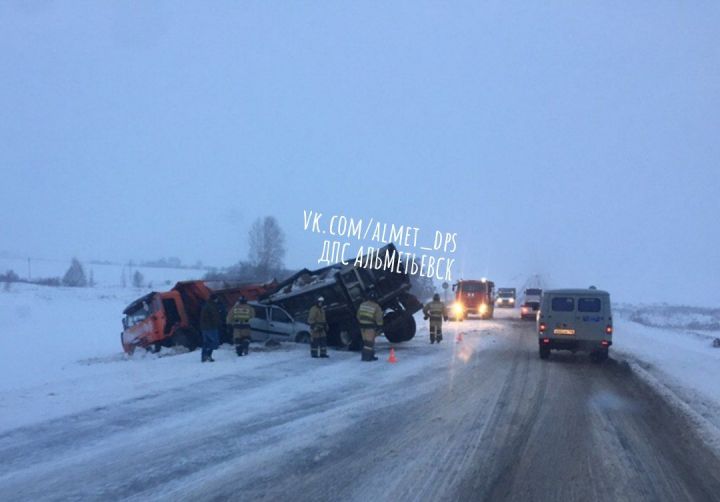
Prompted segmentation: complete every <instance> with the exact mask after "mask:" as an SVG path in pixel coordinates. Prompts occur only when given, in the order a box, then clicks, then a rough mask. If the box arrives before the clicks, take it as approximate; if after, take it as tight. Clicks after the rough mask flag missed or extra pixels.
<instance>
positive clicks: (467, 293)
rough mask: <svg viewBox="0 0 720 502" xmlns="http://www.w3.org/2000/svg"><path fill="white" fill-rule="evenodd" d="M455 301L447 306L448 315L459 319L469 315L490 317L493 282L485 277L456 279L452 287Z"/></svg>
mask: <svg viewBox="0 0 720 502" xmlns="http://www.w3.org/2000/svg"><path fill="white" fill-rule="evenodd" d="M452 289H453V291H454V292H455V301H454V302H453V303H452V304H450V305H449V306H448V317H449V318H451V319H455V320H457V321H461V320H463V319H467V318H468V316H470V315H476V316H479V317H480V318H482V319H491V318H492V316H493V311H494V305H495V300H494V294H495V283H494V282H492V281H489V280H487V279H485V278H483V279H480V280H479V281H478V280H467V281H458V282H456V283H455V284H453V287H452Z"/></svg>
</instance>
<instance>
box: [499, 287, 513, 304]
mask: <svg viewBox="0 0 720 502" xmlns="http://www.w3.org/2000/svg"><path fill="white" fill-rule="evenodd" d="M495 306H496V307H500V308H508V309H512V308H515V288H498V290H497V298H496V299H495Z"/></svg>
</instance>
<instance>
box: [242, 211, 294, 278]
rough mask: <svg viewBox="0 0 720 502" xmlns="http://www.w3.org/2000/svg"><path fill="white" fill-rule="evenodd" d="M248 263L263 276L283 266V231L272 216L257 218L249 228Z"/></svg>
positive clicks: (265, 276) (266, 276)
mask: <svg viewBox="0 0 720 502" xmlns="http://www.w3.org/2000/svg"><path fill="white" fill-rule="evenodd" d="M249 237H250V239H249V240H250V252H249V254H248V258H249V261H250V264H251V265H252V266H253V267H255V268H256V269H257V272H258V275H259V276H261V277H263V278H269V277H268V276H269V275H270V274H271V273H273V272H274V271H277V270H280V269H282V268H283V266H284V263H283V258H284V257H285V233H284V232H283V231H282V228H280V224H279V223H278V221H277V219H275V217H274V216H266V217H265V218H258V219H257V220H255V223H253V225H252V227H251V228H250V236H249Z"/></svg>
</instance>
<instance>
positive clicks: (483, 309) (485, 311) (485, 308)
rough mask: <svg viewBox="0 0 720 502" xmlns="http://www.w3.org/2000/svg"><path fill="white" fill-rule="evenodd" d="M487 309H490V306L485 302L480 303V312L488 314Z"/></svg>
mask: <svg viewBox="0 0 720 502" xmlns="http://www.w3.org/2000/svg"><path fill="white" fill-rule="evenodd" d="M487 311H488V306H487V305H485V304H484V303H482V304H480V307H478V312H480V313H481V314H487Z"/></svg>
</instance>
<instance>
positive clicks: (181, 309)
mask: <svg viewBox="0 0 720 502" xmlns="http://www.w3.org/2000/svg"><path fill="white" fill-rule="evenodd" d="M274 286H275V283H271V284H248V285H243V286H240V287H235V288H227V289H217V290H212V289H210V288H209V287H208V286H207V284H206V283H205V282H204V281H182V282H178V283H177V284H176V285H175V286H174V287H173V288H172V289H171V290H170V291H166V292H156V291H153V292H152V293H148V294H147V295H145V296H142V297H140V298H138V299H137V300H135V301H134V302H132V303H131V304H130V305H128V306H127V307H126V308H125V310H123V320H122V324H123V331H122V333H121V342H122V346H123V350H124V351H125V352H126V353H128V354H132V353H133V352H134V351H135V348H136V347H143V348H152V349H154V350H155V351H158V350H160V347H163V346H173V345H177V346H184V347H186V348H187V349H188V350H194V349H195V348H196V347H197V346H198V345H200V343H201V334H200V310H201V309H202V306H203V304H204V303H205V302H207V301H208V299H209V298H210V295H211V294H213V293H214V294H216V295H217V296H218V297H219V298H220V308H221V310H223V309H224V311H225V312H227V309H229V308H232V306H233V305H234V304H235V302H236V301H237V299H238V298H240V296H245V297H246V298H247V299H248V300H255V299H257V297H258V296H260V295H261V294H263V293H265V292H267V291H269V290H270V289H272V288H273V287H274ZM221 314H222V315H221V318H222V321H223V322H224V320H225V314H224V312H221ZM220 336H221V339H222V340H223V341H227V339H228V337H229V332H228V330H227V329H226V327H225V326H221V333H220Z"/></svg>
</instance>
